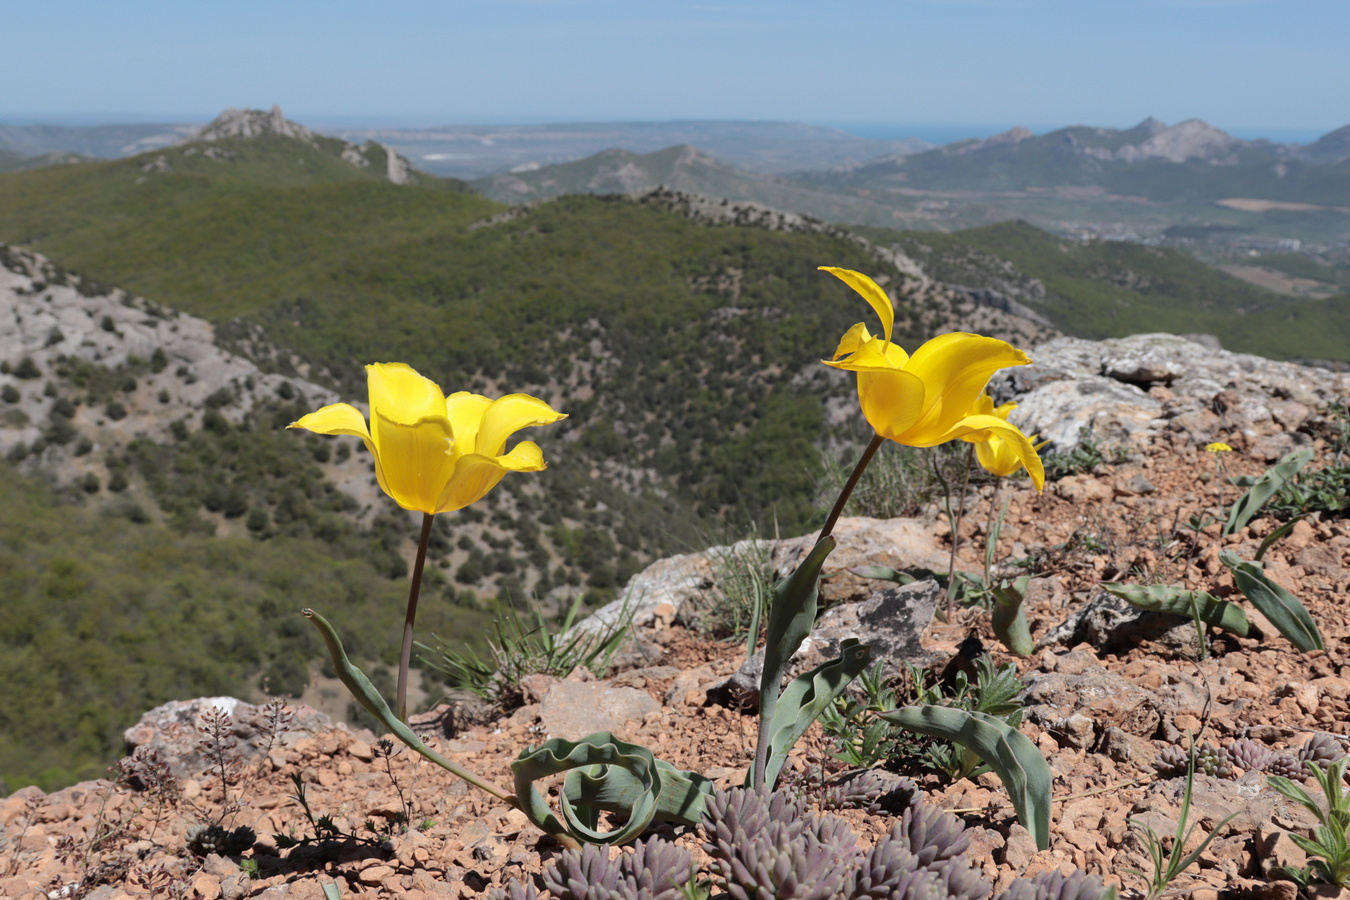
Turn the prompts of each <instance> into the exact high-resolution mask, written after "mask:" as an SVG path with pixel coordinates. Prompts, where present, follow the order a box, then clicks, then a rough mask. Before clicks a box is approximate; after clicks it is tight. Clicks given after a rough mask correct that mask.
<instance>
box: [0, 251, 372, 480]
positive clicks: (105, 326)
mask: <svg viewBox="0 0 1350 900" xmlns="http://www.w3.org/2000/svg"><path fill="white" fill-rule="evenodd" d="M0 364H2V365H0V392H3V396H2V398H0V453H3V454H4V455H5V456H6V458H8V459H9V460H10V461H11V462H12V463H15V464H17V465H18V467H19V469H20V470H21V471H23V472H25V473H26V474H29V475H43V476H45V477H48V478H53V479H55V480H56V481H58V482H62V483H68V482H75V481H78V480H80V479H83V478H86V477H93V478H95V479H98V480H99V481H100V482H101V483H104V484H106V483H107V482H108V480H109V469H108V466H107V460H108V458H109V457H111V456H115V455H116V454H117V453H119V452H120V451H121V450H122V449H124V448H125V447H126V446H127V444H128V443H130V442H131V441H134V440H137V439H148V440H151V441H155V442H160V443H163V442H169V441H172V440H173V439H174V435H173V432H174V429H175V423H178V425H177V427H179V428H182V427H187V428H190V429H192V430H197V429H199V428H201V427H202V426H203V422H204V419H205V418H206V416H207V414H208V411H213V412H214V414H215V415H219V416H220V417H222V418H223V419H225V420H226V421H228V422H230V423H232V424H238V423H239V422H241V421H243V420H244V419H245V418H246V417H248V416H249V415H250V414H251V413H252V412H253V411H254V410H255V409H257V408H259V406H260V405H262V404H265V403H268V402H273V401H276V400H277V399H278V398H279V397H282V396H290V397H291V398H298V399H303V400H308V401H310V402H312V403H314V404H315V405H316V406H318V405H323V404H327V403H332V402H335V401H336V400H337V399H338V397H337V395H336V394H334V393H333V392H332V391H331V390H329V389H328V388H325V387H323V386H321V385H318V384H315V383H314V382H311V381H308V380H306V379H305V378H303V377H301V376H299V375H292V376H282V375H278V374H275V373H272V372H264V371H262V370H261V369H259V368H258V366H257V365H255V364H254V363H253V362H252V361H250V360H249V359H246V358H244V357H242V356H238V355H235V354H233V353H230V352H228V351H227V350H225V349H223V348H222V347H221V346H220V344H219V343H218V342H217V340H216V334H215V328H214V327H213V326H212V325H211V323H209V322H207V321H205V320H204V319H199V318H197V317H195V316H191V315H188V314H186V313H181V312H179V311H177V310H173V309H170V308H168V307H166V306H163V305H161V304H159V303H156V302H154V301H153V300H148V299H146V298H144V297H137V296H134V295H132V294H129V293H127V292H126V291H123V290H120V289H116V288H111V289H110V288H104V287H102V286H99V285H94V284H90V283H88V282H86V281H84V280H83V279H81V278H80V276H78V275H74V274H72V273H68V272H65V271H64V270H62V269H61V268H60V267H58V266H56V265H55V264H53V263H52V262H51V261H50V260H48V259H47V258H46V257H44V256H42V255H41V254H38V253H34V252H32V251H30V250H26V249H23V248H20V247H13V246H8V245H0ZM291 367H292V368H293V369H295V368H298V369H300V370H303V369H304V366H303V364H302V363H300V362H299V361H298V360H292V361H291ZM91 381H107V382H110V383H115V385H116V387H115V389H114V390H113V391H112V392H111V394H109V395H108V398H107V399H106V400H104V402H90V401H89V399H88V397H89V396H91V395H90V394H89V393H88V391H87V390H86V387H87V385H88V384H89V383H90V382H91ZM329 465H330V468H331V470H332V472H331V476H330V477H331V478H332V480H333V481H334V482H335V483H336V484H338V485H340V486H341V487H342V488H343V489H344V490H346V491H348V492H349V493H350V494H351V495H352V496H353V498H354V499H356V500H358V501H359V502H360V503H362V505H369V504H370V502H371V501H372V500H373V499H374V497H375V496H376V494H375V493H372V492H371V490H370V484H369V482H370V473H369V472H368V471H367V469H368V464H367V463H366V462H365V461H363V460H359V459H351V460H348V461H345V462H343V461H333V462H330V464H329ZM376 491H377V492H378V489H376Z"/></svg>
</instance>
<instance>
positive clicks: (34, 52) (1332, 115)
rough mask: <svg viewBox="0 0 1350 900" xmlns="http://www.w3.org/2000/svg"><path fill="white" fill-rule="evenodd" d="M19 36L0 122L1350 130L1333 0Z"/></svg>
mask: <svg viewBox="0 0 1350 900" xmlns="http://www.w3.org/2000/svg"><path fill="white" fill-rule="evenodd" d="M6 29H7V33H9V34H12V35H14V36H15V38H16V39H15V40H12V41H10V42H9V43H8V44H7V46H6V48H5V51H6V52H5V53H4V54H0V83H4V84H7V85H11V86H18V85H22V86H23V89H22V91H19V90H17V89H11V91H10V92H8V94H7V96H6V97H5V98H4V100H3V101H0V118H3V119H4V120H6V121H19V120H25V121H29V122H36V121H42V122H53V121H62V120H64V121H71V122H77V121H84V122H88V121H91V120H102V121H111V122H115V123H118V124H121V123H126V122H132V121H140V122H145V121H147V120H148V119H161V120H162V119H167V120H169V121H205V120H207V119H209V118H211V117H213V116H214V115H215V114H216V113H218V112H219V111H220V110H222V109H225V108H227V107H231V106H234V107H263V108H266V107H270V106H271V105H273V104H278V105H280V106H281V107H282V108H283V109H284V110H285V111H286V113H287V114H288V115H289V116H291V117H292V118H294V119H295V120H297V121H300V122H309V123H314V124H316V125H320V126H322V123H323V122H324V121H326V120H327V121H333V120H351V119H367V120H369V119H373V118H375V117H378V120H379V122H380V123H384V124H385V127H389V125H388V124H387V123H393V122H399V121H403V122H414V123H418V124H422V125H425V124H503V123H519V124H528V123H541V122H634V121H650V122H669V121H689V120H721V121H726V120H758V121H777V122H806V123H853V125H852V128H851V129H850V130H854V131H855V133H856V130H857V129H858V128H864V130H866V131H868V132H870V133H872V134H881V133H884V134H887V135H888V136H890V135H893V134H895V133H896V132H895V131H894V130H893V129H895V128H899V129H900V131H901V134H900V136H910V135H911V134H912V135H914V136H918V137H925V135H926V134H927V135H930V136H934V137H937V138H939V139H944V138H945V139H956V138H959V137H967V136H970V137H981V136H988V134H993V133H996V132H998V131H1003V130H1006V129H1007V128H1009V127H1012V126H1014V125H1021V126H1024V127H1027V128H1031V129H1032V130H1033V131H1038V132H1039V131H1043V130H1049V129H1052V128H1054V127H1057V126H1063V125H1072V124H1088V125H1099V126H1111V127H1128V126H1130V125H1133V124H1135V123H1137V122H1139V121H1140V120H1142V119H1144V118H1146V117H1148V116H1155V117H1157V118H1159V119H1161V120H1163V121H1165V122H1168V123H1174V122H1178V121H1184V120H1186V119H1190V118H1200V119H1204V120H1205V121H1207V122H1209V123H1211V124H1213V125H1214V126H1216V127H1218V128H1222V129H1224V130H1226V131H1229V132H1230V133H1233V134H1237V135H1240V136H1241V135H1250V134H1257V133H1259V135H1260V136H1266V137H1271V138H1272V139H1279V137H1280V136H1281V135H1295V134H1297V135H1302V136H1307V135H1313V136H1316V135H1319V134H1325V133H1327V132H1329V131H1332V130H1334V129H1336V128H1339V127H1341V126H1343V125H1345V124H1347V123H1350V96H1347V95H1346V94H1345V93H1344V92H1343V91H1340V90H1339V87H1340V86H1341V85H1343V84H1346V83H1350V54H1347V53H1345V52H1344V35H1346V34H1347V33H1350V3H1345V2H1343V0H1099V2H1096V3H1092V4H1083V3H1081V2H1080V0H904V2H900V3H893V4H877V3H873V2H866V0H838V2H837V3H835V4H832V5H830V6H829V7H828V8H823V7H822V6H821V5H820V4H818V3H814V2H810V0H772V2H770V0H711V2H699V3H687V2H679V0H649V2H645V3H640V4H634V3H630V2H624V0H463V2H459V3H454V4H445V3H439V2H434V0H392V2H389V3H386V4H381V5H379V6H375V5H373V4H357V3H353V4H341V5H333V4H327V3H321V2H318V0H294V2H291V3H286V4H274V3H267V2H262V0H238V2H236V3H234V4H231V5H229V6H228V7H225V6H219V5H216V4H183V3H172V2H167V0H147V2H145V3H143V4H140V5H138V6H137V7H136V9H135V10H128V9H126V8H124V7H122V6H121V5H118V4H107V3H99V2H95V0H66V2H63V3H48V4H38V3H31V4H11V5H10V6H9V7H7V8H6ZM37 36H44V37H45V36H50V38H51V39H37ZM20 37H22V38H23V39H19V38H20ZM175 111H176V112H175ZM329 127H331V126H329ZM925 139H929V140H931V139H932V137H925ZM939 142H940V140H939Z"/></svg>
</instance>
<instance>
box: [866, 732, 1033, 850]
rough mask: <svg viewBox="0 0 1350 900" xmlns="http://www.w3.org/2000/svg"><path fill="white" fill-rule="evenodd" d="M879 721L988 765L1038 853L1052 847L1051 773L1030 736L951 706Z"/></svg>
mask: <svg viewBox="0 0 1350 900" xmlns="http://www.w3.org/2000/svg"><path fill="white" fill-rule="evenodd" d="M879 715H880V717H881V718H883V719H885V720H886V721H888V722H891V723H893V724H895V725H899V726H900V727H901V728H908V729H909V730H910V731H917V732H919V733H920V734H928V735H932V736H933V737H937V738H942V739H943V740H945V741H951V742H952V743H955V744H960V745H961V746H962V747H965V748H966V749H968V750H970V751H971V752H973V753H974V754H975V755H977V756H978V757H980V759H982V760H984V762H985V764H986V765H988V766H989V768H990V769H992V770H993V771H994V774H996V775H997V776H998V777H999V779H1000V780H1001V781H1002V782H1003V787H1004V788H1005V789H1007V791H1008V796H1009V797H1010V798H1011V799H1012V804H1013V809H1015V810H1016V811H1017V819H1018V821H1019V822H1021V823H1022V825H1023V827H1025V828H1026V829H1027V831H1030V832H1031V835H1032V837H1034V838H1035V839H1036V848H1037V849H1038V850H1044V849H1046V848H1047V847H1049V846H1050V783H1051V779H1050V767H1049V766H1048V765H1046V763H1045V759H1044V758H1043V757H1042V756H1041V753H1040V751H1039V750H1037V749H1036V745H1035V744H1033V743H1031V741H1030V740H1028V739H1027V737H1026V735H1024V734H1022V733H1021V732H1020V731H1018V730H1017V729H1016V728H1013V727H1012V726H1011V725H1009V724H1008V723H1007V722H1004V721H1003V720H1002V719H998V718H995V717H994V716H989V715H985V714H984V713H978V712H967V711H965V710H961V709H952V708H951V707H947V706H906V707H902V708H901V709H895V710H891V711H890V712H884V713H880V714H879Z"/></svg>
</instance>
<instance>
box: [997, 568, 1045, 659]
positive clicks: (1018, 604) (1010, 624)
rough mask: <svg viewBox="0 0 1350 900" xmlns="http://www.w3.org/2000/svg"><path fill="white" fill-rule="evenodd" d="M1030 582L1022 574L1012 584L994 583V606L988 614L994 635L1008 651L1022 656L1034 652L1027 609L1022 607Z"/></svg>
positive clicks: (1026, 576)
mask: <svg viewBox="0 0 1350 900" xmlns="http://www.w3.org/2000/svg"><path fill="white" fill-rule="evenodd" d="M1030 582H1031V577H1030V576H1029V575H1023V576H1022V577H1021V578H1018V579H1017V580H1016V581H1014V582H1013V583H1012V584H998V585H995V586H994V587H993V588H992V593H993V595H994V608H993V610H992V611H991V613H990V616H989V618H990V624H991V625H993V628H994V636H995V637H997V638H998V639H999V640H1000V641H1002V642H1003V646H1005V647H1007V648H1008V652H1009V653H1011V654H1012V655H1013V656H1020V657H1023V658H1026V657H1028V656H1030V655H1031V654H1032V653H1034V652H1036V642H1035V641H1033V640H1032V639H1031V627H1030V626H1028V625H1027V611H1026V610H1025V609H1023V608H1022V601H1023V600H1025V599H1026V593H1027V585H1028V584H1030Z"/></svg>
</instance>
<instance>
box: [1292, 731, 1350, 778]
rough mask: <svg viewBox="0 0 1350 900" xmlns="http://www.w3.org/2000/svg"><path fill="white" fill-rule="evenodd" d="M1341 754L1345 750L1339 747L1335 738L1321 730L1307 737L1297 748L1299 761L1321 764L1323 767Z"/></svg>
mask: <svg viewBox="0 0 1350 900" xmlns="http://www.w3.org/2000/svg"><path fill="white" fill-rule="evenodd" d="M1343 756H1345V751H1344V750H1342V749H1341V745H1340V744H1339V743H1337V742H1336V739H1335V738H1334V737H1332V736H1331V735H1329V734H1323V733H1321V732H1318V733H1317V734H1314V735H1313V736H1312V737H1310V738H1308V740H1307V741H1306V742H1305V743H1304V744H1303V746H1302V747H1300V748H1299V750H1298V758H1299V761H1300V762H1303V763H1307V764H1308V765H1315V766H1321V767H1322V768H1324V769H1325V768H1326V767H1327V766H1329V765H1330V764H1331V763H1334V762H1335V761H1336V760H1338V759H1340V758H1341V757H1343Z"/></svg>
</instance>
